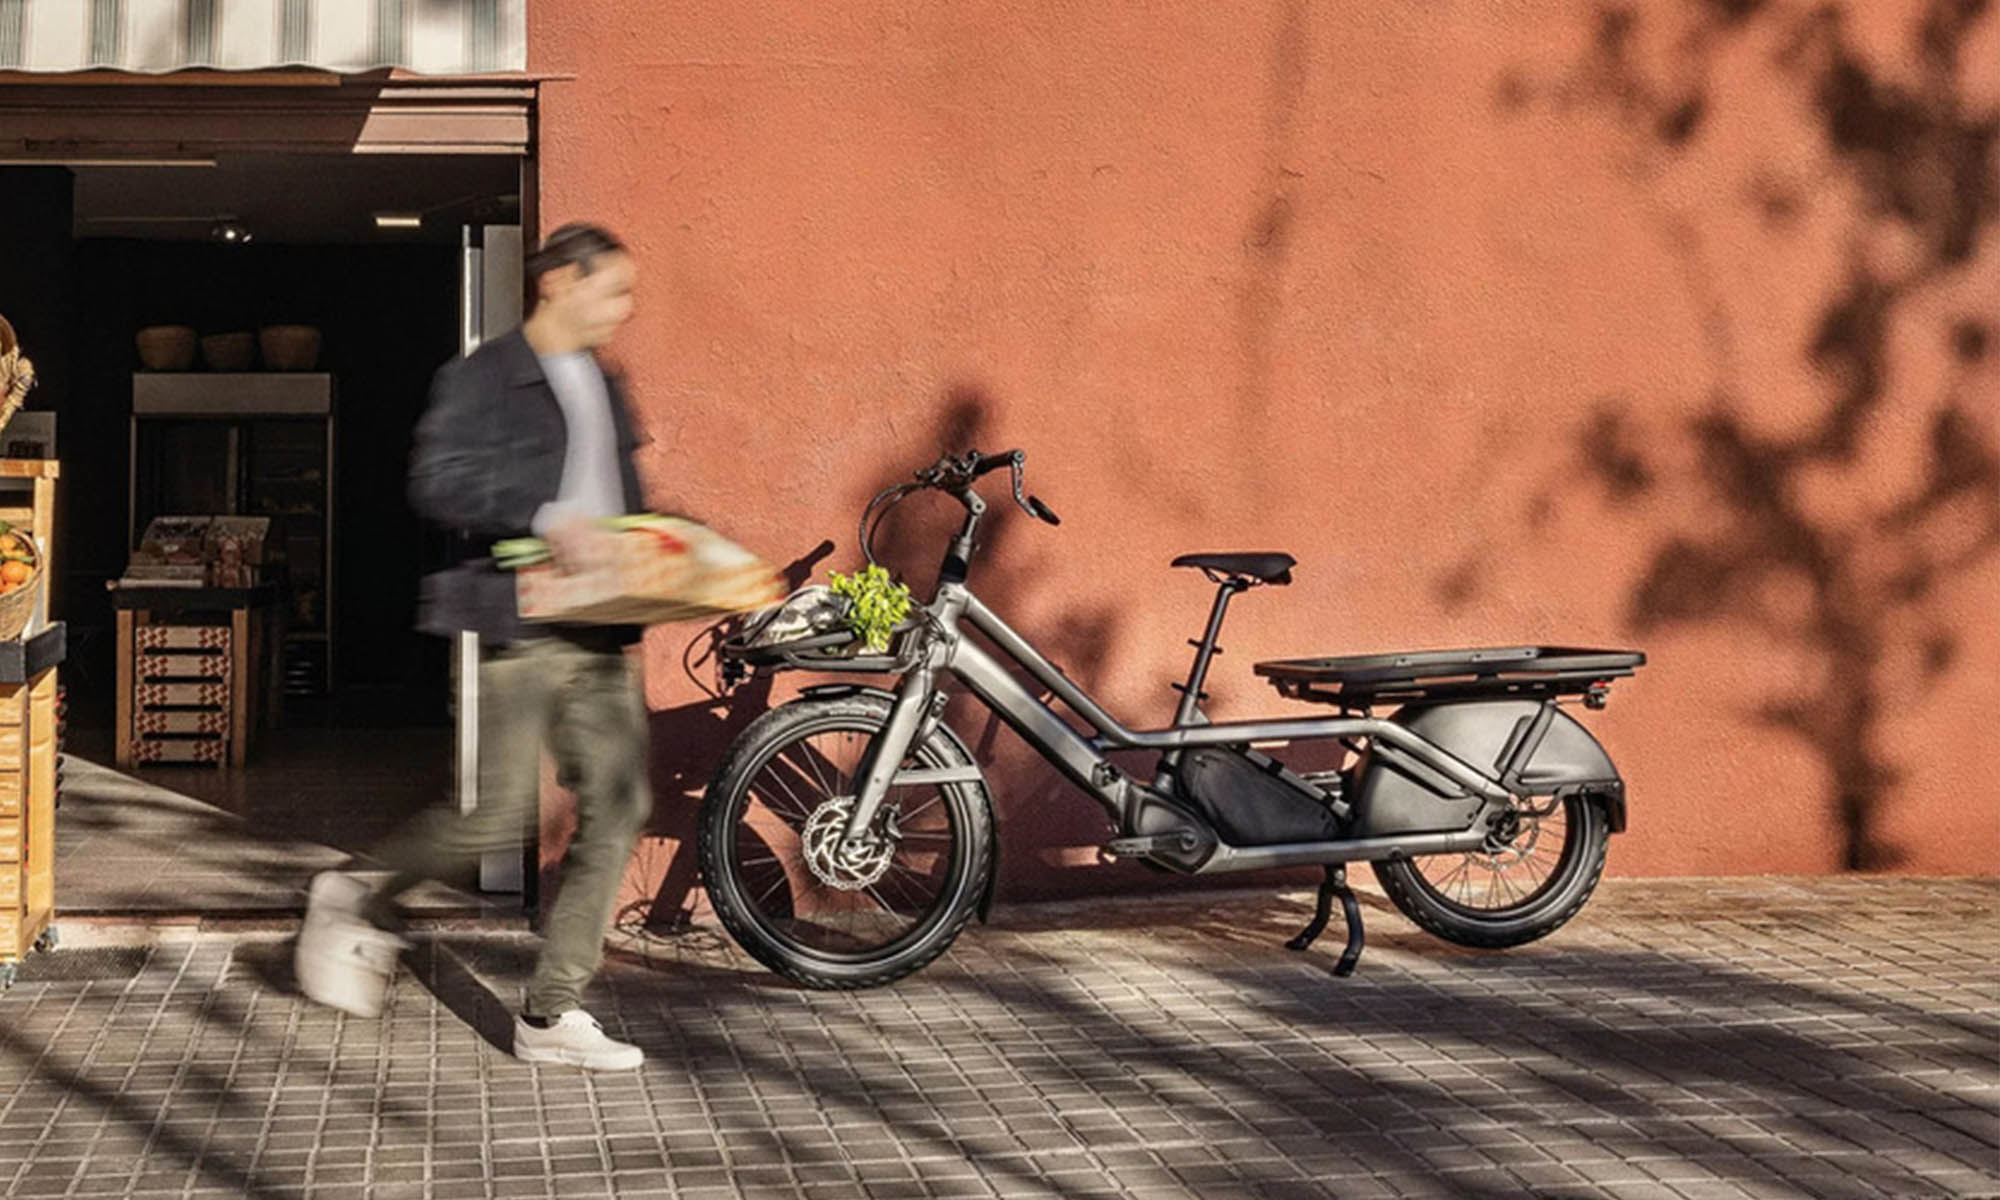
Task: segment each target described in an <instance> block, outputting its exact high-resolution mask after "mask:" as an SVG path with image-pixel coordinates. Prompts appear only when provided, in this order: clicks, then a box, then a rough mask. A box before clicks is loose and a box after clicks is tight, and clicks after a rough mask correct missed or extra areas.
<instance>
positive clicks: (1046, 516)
mask: <svg viewBox="0 0 2000 1200" xmlns="http://www.w3.org/2000/svg"><path fill="white" fill-rule="evenodd" d="M1028 511H1029V512H1031V513H1034V514H1035V515H1036V516H1038V517H1040V518H1041V519H1042V520H1044V521H1047V522H1048V523H1049V524H1051V525H1060V524H1062V518H1061V517H1059V516H1057V515H1056V510H1055V509H1053V508H1050V507H1049V506H1048V505H1046V504H1044V503H1042V498H1041V497H1040V496H1030V497H1028Z"/></svg>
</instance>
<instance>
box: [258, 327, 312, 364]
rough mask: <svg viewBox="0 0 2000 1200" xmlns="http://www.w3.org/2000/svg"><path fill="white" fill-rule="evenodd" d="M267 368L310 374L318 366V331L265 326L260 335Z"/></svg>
mask: <svg viewBox="0 0 2000 1200" xmlns="http://www.w3.org/2000/svg"><path fill="white" fill-rule="evenodd" d="M257 343H258V348H259V349H261V350H263V352H264V366H265V367H267V368H269V369H270V370H273V371H310V370H312V369H313V368H314V367H315V366H317V365H318V364H319V327H318V326H316V325H266V326H264V328H262V329H260V330H258V331H257Z"/></svg>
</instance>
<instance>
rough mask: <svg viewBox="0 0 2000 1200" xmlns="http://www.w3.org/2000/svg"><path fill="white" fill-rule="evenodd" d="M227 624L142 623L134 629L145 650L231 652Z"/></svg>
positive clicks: (141, 648) (135, 635) (140, 644)
mask: <svg viewBox="0 0 2000 1200" xmlns="http://www.w3.org/2000/svg"><path fill="white" fill-rule="evenodd" d="M229 634H230V629H229V626H227V625H141V626H139V627H138V628H137V629H136V630H134V631H133V636H134V641H135V642H136V643H137V645H138V648H139V649H140V650H142V651H145V650H213V651H218V652H220V653H222V654H224V655H227V654H228V653H229Z"/></svg>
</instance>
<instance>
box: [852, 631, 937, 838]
mask: <svg viewBox="0 0 2000 1200" xmlns="http://www.w3.org/2000/svg"><path fill="white" fill-rule="evenodd" d="M936 695H937V666H936V664H935V663H933V662H931V661H929V659H928V657H927V658H926V661H924V662H923V663H922V664H921V665H919V666H918V667H916V668H915V669H914V670H912V671H911V672H910V673H909V674H907V675H905V676H903V682H902V685H901V686H900V687H898V688H897V689H896V703H895V704H894V705H893V706H891V707H890V709H889V723H888V724H887V725H884V726H883V727H882V732H881V733H878V734H876V735H875V740H874V741H872V742H870V743H869V745H868V750H867V752H866V753H865V754H864V755H863V756H862V760H861V764H862V765H861V772H860V776H859V779H860V783H859V786H858V787H856V789H855V792H854V811H853V812H851V813H849V814H848V816H847V829H846V831H845V832H844V833H843V835H842V836H841V840H840V851H839V853H840V854H841V856H842V857H849V856H853V857H860V856H861V855H864V854H865V853H866V852H867V848H868V846H869V844H870V842H871V840H872V836H873V834H872V831H873V830H874V828H875V817H876V814H877V813H879V812H880V811H881V809H882V800H883V798H884V797H886V796H887V795H888V794H889V786H890V784H891V783H892V782H893V781H894V780H895V779H896V774H897V772H898V771H900V770H901V769H902V766H903V760H904V759H905V758H908V757H909V754H910V747H911V746H913V745H915V744H916V741H917V737H918V735H919V734H920V733H921V732H922V731H923V729H924V727H925V725H926V724H927V720H926V719H927V718H928V717H930V716H931V715H932V714H931V705H932V701H933V699H934V698H935V697H936Z"/></svg>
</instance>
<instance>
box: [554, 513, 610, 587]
mask: <svg viewBox="0 0 2000 1200" xmlns="http://www.w3.org/2000/svg"><path fill="white" fill-rule="evenodd" d="M542 540H543V541H545V542H547V543H548V544H549V552H550V553H551V554H553V555H555V560H556V569H557V570H559V571H561V572H563V573H564V574H565V575H581V574H583V573H585V572H588V571H598V570H603V569H604V568H606V567H609V566H610V565H611V563H612V562H613V561H614V559H615V558H616V557H617V553H616V547H617V544H618V534H617V533H615V532H614V531H612V530H609V529H606V528H604V527H603V526H602V525H599V524H598V523H597V522H596V521H593V520H591V519H590V518H588V517H579V516H567V517H563V518H560V519H558V520H557V521H556V522H555V523H554V524H552V525H550V526H549V528H548V529H547V531H546V532H544V533H543V535H542Z"/></svg>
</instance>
